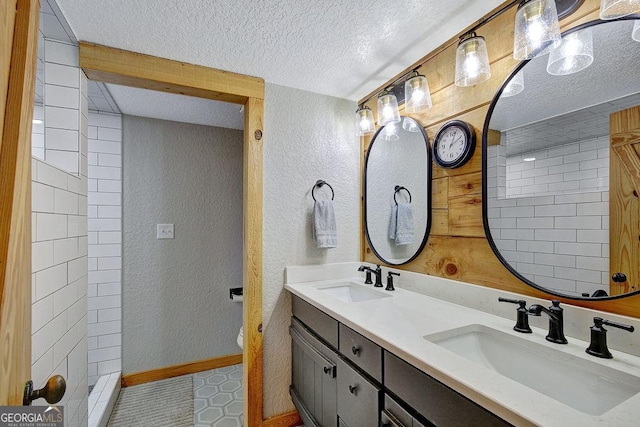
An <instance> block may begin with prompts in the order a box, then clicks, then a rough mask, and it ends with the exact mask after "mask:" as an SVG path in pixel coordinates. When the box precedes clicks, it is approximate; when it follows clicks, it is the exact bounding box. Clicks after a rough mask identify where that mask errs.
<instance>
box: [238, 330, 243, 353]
mask: <svg viewBox="0 0 640 427" xmlns="http://www.w3.org/2000/svg"><path fill="white" fill-rule="evenodd" d="M242 338H243V332H242V326H240V332H239V333H238V340H237V342H238V346H239V347H240V348H242Z"/></svg>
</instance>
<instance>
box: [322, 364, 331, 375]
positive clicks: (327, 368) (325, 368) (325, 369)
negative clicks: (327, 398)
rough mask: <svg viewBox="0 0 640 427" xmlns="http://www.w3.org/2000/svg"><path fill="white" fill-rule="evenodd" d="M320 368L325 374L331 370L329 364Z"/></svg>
mask: <svg viewBox="0 0 640 427" xmlns="http://www.w3.org/2000/svg"><path fill="white" fill-rule="evenodd" d="M322 370H323V371H324V373H325V374H328V373H329V372H331V368H330V367H329V366H325V367H324V368H322Z"/></svg>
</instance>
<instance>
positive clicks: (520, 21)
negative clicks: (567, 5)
mask: <svg viewBox="0 0 640 427" xmlns="http://www.w3.org/2000/svg"><path fill="white" fill-rule="evenodd" d="M560 40H561V35H560V24H559V23H558V11H557V9H556V2H555V1H554V0H528V1H527V0H525V1H523V2H522V3H520V5H519V6H518V11H517V12H516V20H515V28H514V36H513V57H514V58H515V59H519V60H523V59H532V58H535V57H536V56H540V55H544V54H546V53H548V52H549V51H550V50H551V48H553V47H555V46H557V45H558V44H560Z"/></svg>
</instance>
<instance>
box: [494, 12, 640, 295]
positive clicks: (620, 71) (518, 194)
mask: <svg viewBox="0 0 640 427" xmlns="http://www.w3.org/2000/svg"><path fill="white" fill-rule="evenodd" d="M633 27H634V20H620V21H613V22H607V23H601V22H600V21H596V22H594V23H590V24H586V25H584V26H582V27H580V28H578V29H575V30H571V31H570V32H569V34H575V33H579V32H582V33H585V32H587V31H588V32H590V33H591V34H592V43H593V50H592V51H593V57H594V60H593V63H592V64H590V65H589V66H587V67H584V68H582V69H581V70H580V71H578V72H575V73H570V74H567V75H552V74H550V73H549V72H548V64H549V56H543V57H539V58H535V59H533V60H531V61H525V62H523V63H521V64H520V65H519V66H518V67H517V68H516V70H514V72H513V73H512V74H511V76H509V78H508V79H507V81H505V83H504V84H503V87H502V88H501V90H500V91H499V93H498V95H497V96H496V97H495V98H494V100H493V102H492V104H491V107H490V110H489V114H488V116H487V119H486V121H485V129H484V135H483V150H484V155H485V162H486V167H485V174H486V176H485V180H484V191H485V197H484V201H485V206H484V212H485V218H484V220H485V229H486V232H487V236H488V238H489V241H490V243H491V245H492V247H493V248H494V251H495V252H496V254H497V255H498V257H499V258H500V260H501V261H502V262H503V263H504V264H505V266H507V268H509V269H510V270H511V271H512V272H513V273H514V274H516V275H517V276H518V277H519V278H521V279H522V280H523V281H525V282H527V283H528V284H530V285H532V286H535V287H537V288H539V289H542V290H545V291H547V292H550V293H552V294H554V295H560V296H567V297H577V298H582V297H602V296H603V295H604V294H605V293H606V295H609V296H613V297H618V296H620V295H623V294H625V293H629V292H634V291H636V286H637V285H638V284H637V279H638V278H639V277H638V272H634V271H624V273H625V274H626V276H627V280H626V281H625V282H624V283H618V282H615V281H614V280H612V275H614V273H617V272H618V271H619V270H618V268H622V269H625V270H633V269H634V268H632V267H629V268H627V267H626V266H625V267H614V265H616V261H615V260H616V259H617V258H620V257H621V252H624V251H627V249H628V248H627V246H629V245H631V246H638V245H637V235H636V236H635V241H634V242H628V243H621V242H620V239H619V236H618V235H619V234H624V233H629V230H627V224H625V223H624V222H625V221H627V220H628V218H626V219H625V220H624V221H620V218H610V200H612V203H613V204H620V203H622V204H625V203H626V200H622V199H621V197H623V196H621V194H623V193H625V192H626V193H629V188H631V187H633V179H634V178H633V177H632V176H619V172H620V170H622V169H624V165H622V164H619V163H616V162H617V160H616V157H617V156H616V153H615V151H614V149H613V148H612V144H611V142H610V127H609V126H610V123H609V121H610V115H611V114H612V113H615V112H618V111H622V110H627V109H629V108H632V107H636V106H639V105H640V79H638V78H637V73H636V71H635V70H637V69H638V66H639V64H640V48H639V46H638V44H637V42H635V41H633V39H632V31H633ZM565 37H566V34H565ZM632 70H634V71H632ZM516 79H517V80H516ZM514 82H515V85H514ZM513 86H516V87H518V89H519V90H518V91H511V90H510V89H512V87H513ZM639 147H640V144H639ZM610 164H612V165H616V169H615V170H614V169H611V171H610ZM613 175H615V178H613V177H612V176H613ZM629 186H631V187H629ZM621 187H624V188H621ZM636 199H637V197H636ZM612 212H613V211H612ZM616 216H618V214H616ZM627 216H628V214H627ZM622 228H624V230H622ZM629 234H633V233H629ZM634 253H635V254H636V256H638V255H640V253H638V252H634ZM632 261H633V263H634V264H635V265H636V267H635V269H636V270H637V264H638V259H635V260H632ZM614 270H615V271H614Z"/></svg>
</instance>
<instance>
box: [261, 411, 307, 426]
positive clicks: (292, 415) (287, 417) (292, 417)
mask: <svg viewBox="0 0 640 427" xmlns="http://www.w3.org/2000/svg"><path fill="white" fill-rule="evenodd" d="M299 425H302V420H301V419H300V415H298V411H292V412H287V413H286V414H282V415H276V416H275V417H271V418H267V419H266V420H264V421H263V422H262V427H295V426H299Z"/></svg>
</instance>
